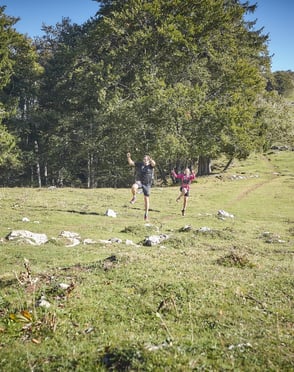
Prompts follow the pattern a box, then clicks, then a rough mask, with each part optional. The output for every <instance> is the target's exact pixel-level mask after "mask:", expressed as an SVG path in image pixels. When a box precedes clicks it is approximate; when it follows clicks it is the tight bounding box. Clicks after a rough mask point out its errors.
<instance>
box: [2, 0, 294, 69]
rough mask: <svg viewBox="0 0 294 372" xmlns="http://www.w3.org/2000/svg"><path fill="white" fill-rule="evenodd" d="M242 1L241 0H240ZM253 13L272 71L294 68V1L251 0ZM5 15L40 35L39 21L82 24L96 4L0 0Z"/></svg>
mask: <svg viewBox="0 0 294 372" xmlns="http://www.w3.org/2000/svg"><path fill="white" fill-rule="evenodd" d="M244 1H245V0H244ZM250 2H251V3H255V2H256V3H257V4H258V8H257V10H256V12H255V13H254V14H253V15H252V16H250V19H257V28H261V27H264V30H263V33H265V34H269V39H270V40H269V44H268V46H269V51H270V54H271V55H273V57H272V71H278V70H291V71H294V41H293V37H294V36H293V35H294V20H293V18H294V0H254V1H250ZM1 3H2V5H5V6H6V10H5V14H7V15H11V16H14V17H20V18H21V20H20V21H19V22H18V23H17V24H16V26H15V27H16V29H17V31H19V32H21V33H23V34H27V35H29V36H30V37H34V36H39V35H42V32H41V27H42V23H45V24H46V25H47V26H52V25H55V24H56V23H57V22H60V21H61V20H62V17H68V18H70V19H71V21H72V22H74V23H78V24H82V23H83V22H85V21H86V20H88V19H89V18H90V17H93V16H94V15H95V13H96V11H97V10H98V3H97V2H96V1H93V0H2V2H1Z"/></svg>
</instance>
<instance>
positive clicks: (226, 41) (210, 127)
mask: <svg viewBox="0 0 294 372" xmlns="http://www.w3.org/2000/svg"><path fill="white" fill-rule="evenodd" d="M100 3H101V4H102V6H101V10H100V16H101V20H100V22H99V23H98V24H97V30H98V32H96V34H98V35H103V39H102V40H103V42H102V43H101V39H99V38H98V39H97V42H99V44H100V45H97V42H96V44H95V45H97V49H96V48H94V50H98V51H99V56H100V58H101V59H102V65H103V67H104V69H103V76H105V77H106V78H105V79H104V81H105V82H106V84H107V85H108V89H107V90H106V91H107V93H106V94H107V101H108V102H111V100H112V96H113V95H116V96H117V95H119V96H120V99H119V100H118V101H119V102H124V100H126V99H127V100H129V101H132V102H133V104H132V105H131V104H129V109H130V110H131V111H135V114H132V115H131V114H130V116H132V117H136V118H138V120H137V122H131V123H130V125H129V129H130V132H131V136H132V138H133V140H132V142H133V143H140V147H141V148H140V150H139V152H141V153H142V152H145V151H146V150H151V151H155V152H156V149H159V148H160V151H159V153H158V157H159V158H160V162H165V160H164V158H163V156H161V154H165V153H168V152H169V148H168V146H169V143H170V142H169V141H165V138H166V133H168V136H169V138H171V136H173V137H174V138H179V141H178V142H176V141H173V143H178V144H179V146H181V145H180V144H182V143H184V144H189V147H188V146H186V149H187V148H188V149H189V150H188V151H186V152H187V153H186V154H185V157H186V159H195V158H196V157H197V156H199V159H200V163H203V162H207V164H200V167H199V173H200V174H203V171H202V170H204V173H209V169H210V167H209V162H210V159H211V158H212V157H215V156H218V155H219V154H220V153H222V152H224V153H226V154H227V155H228V156H229V157H232V156H238V157H246V156H247V155H248V154H249V153H250V151H252V150H253V149H255V148H256V147H258V146H259V141H258V140H255V136H256V133H260V125H261V124H260V122H258V121H257V120H256V107H255V104H256V101H257V100H258V98H259V97H260V95H262V94H263V92H264V88H265V84H266V80H265V79H264V77H263V72H264V71H266V70H267V69H268V68H269V60H270V59H269V56H268V51H267V47H266V40H267V36H263V35H262V34H261V32H262V30H258V31H253V30H252V27H253V23H252V22H251V23H246V22H245V21H244V19H243V16H244V14H245V12H247V11H253V10H254V6H249V4H248V3H245V4H241V3H240V2H239V1H221V0H218V1H212V0H208V1H206V2H203V1H196V2H195V1H194V2H193V3H191V2H190V1H179V0H170V1H161V0H157V1H155V0H154V1H143V2H137V1H133V0H130V1H127V2H122V1H102V2H100ZM151 86H152V89H150V87H151ZM109 88H110V89H109ZM179 89H180V90H181V93H182V94H181V99H180V104H179V103H178V102H179V101H177V100H176V99H175V98H176V97H177V95H178V93H177V91H178V90H179ZM117 109H118V110H119V109H120V108H119V107H118V108H117ZM130 126H131V127H130ZM253 139H254V140H253ZM129 141H130V140H129ZM163 144H166V146H167V147H166V149H163ZM178 152H180V147H179V151H178ZM175 160H176V159H174V161H175ZM160 162H159V163H160ZM168 163H170V159H169V160H168V161H167V162H166V164H162V165H163V166H162V168H164V167H165V166H167V165H168Z"/></svg>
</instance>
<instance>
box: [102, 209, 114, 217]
mask: <svg viewBox="0 0 294 372" xmlns="http://www.w3.org/2000/svg"><path fill="white" fill-rule="evenodd" d="M105 216H107V217H116V213H115V212H114V211H113V210H112V209H107V211H106V212H105Z"/></svg>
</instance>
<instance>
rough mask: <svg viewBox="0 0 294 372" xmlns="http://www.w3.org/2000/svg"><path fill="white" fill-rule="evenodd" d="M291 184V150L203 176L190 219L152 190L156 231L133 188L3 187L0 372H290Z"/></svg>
mask: <svg viewBox="0 0 294 372" xmlns="http://www.w3.org/2000/svg"><path fill="white" fill-rule="evenodd" d="M293 181H294V152H289V151H287V152H272V153H268V154H264V155H254V156H251V157H250V158H249V159H247V160H246V161H243V162H239V161H235V162H234V164H233V166H232V167H231V168H230V169H229V170H228V171H227V172H226V173H220V174H214V175H211V176H209V177H201V178H198V179H197V180H196V181H195V182H194V183H193V185H192V190H191V197H190V199H189V205H188V209H187V213H186V216H185V217H183V216H182V215H181V202H180V203H176V202H175V199H176V197H177V195H178V190H179V187H178V186H170V187H154V188H153V189H152V193H151V211H150V221H149V222H148V223H145V222H144V221H143V213H144V211H143V197H142V195H138V198H137V203H136V204H135V205H130V204H129V200H130V197H131V194H130V191H129V189H93V190H84V189H28V188H13V189H7V188H3V189H0V206H1V217H0V239H1V241H0V260H1V266H0V288H1V292H0V370H1V371H73V370H74V371H106V370H113V371H293V370H294V312H293V310H294V309H293V304H294V303H293V299H294V278H293V273H294V262H293V255H294V247H293V246H294V244H293V242H294V239H293V235H294V225H293V222H294V208H293V207H294V206H293V196H294V195H293V187H294V183H293ZM107 209H112V210H114V211H115V212H116V213H117V217H116V218H113V217H108V216H105V212H106V210H107ZM219 210H224V211H226V212H228V213H229V214H231V215H233V217H229V218H225V219H220V218H218V217H217V214H218V211H219ZM24 218H25V219H26V221H25V220H23V219H24ZM12 230H28V231H31V232H34V233H42V234H46V235H47V237H48V239H49V241H48V242H47V243H46V244H43V245H39V246H36V245H30V244H28V243H26V242H21V241H19V242H17V241H8V240H7V239H5V237H6V236H7V235H8V234H9V232H11V231H12ZM62 231H70V232H75V233H77V234H79V235H80V237H81V241H82V243H81V244H79V245H76V246H72V247H70V246H67V240H66V239H64V238H60V233H61V232H62ZM150 235H161V236H165V237H166V238H167V239H166V240H164V241H162V242H161V243H160V244H158V245H155V246H151V247H148V246H144V245H143V242H144V240H145V238H146V237H148V236H150ZM114 238H116V239H120V240H121V242H112V243H108V242H105V241H107V240H109V239H114ZM85 239H92V241H91V242H89V243H90V244H84V243H83V241H84V240H85ZM103 240H104V242H103ZM131 242H132V244H131ZM41 298H43V299H44V300H46V301H47V304H48V306H49V305H50V307H46V306H37V305H38V301H39V300H40V299H41Z"/></svg>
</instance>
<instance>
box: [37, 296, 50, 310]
mask: <svg viewBox="0 0 294 372" xmlns="http://www.w3.org/2000/svg"><path fill="white" fill-rule="evenodd" d="M36 306H37V307H45V308H46V309H48V308H49V307H50V306H51V304H50V302H48V301H47V300H46V298H45V296H41V298H40V299H39V300H38V301H36Z"/></svg>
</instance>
